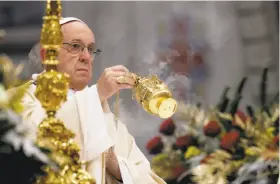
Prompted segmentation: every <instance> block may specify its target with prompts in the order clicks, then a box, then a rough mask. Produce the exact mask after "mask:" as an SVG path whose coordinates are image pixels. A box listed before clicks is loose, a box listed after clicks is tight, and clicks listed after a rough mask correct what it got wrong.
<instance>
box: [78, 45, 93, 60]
mask: <svg viewBox="0 0 280 184" xmlns="http://www.w3.org/2000/svg"><path fill="white" fill-rule="evenodd" d="M81 59H83V60H86V61H90V60H91V59H92V54H91V53H90V52H89V51H88V48H86V47H85V48H84V49H83V50H82V53H81Z"/></svg>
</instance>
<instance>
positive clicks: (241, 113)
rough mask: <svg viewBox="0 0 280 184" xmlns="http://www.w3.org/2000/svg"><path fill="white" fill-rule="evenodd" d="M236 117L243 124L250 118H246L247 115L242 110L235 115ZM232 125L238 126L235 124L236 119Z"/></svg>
mask: <svg viewBox="0 0 280 184" xmlns="http://www.w3.org/2000/svg"><path fill="white" fill-rule="evenodd" d="M235 115H237V116H238V117H239V118H240V119H241V120H242V122H243V123H246V120H247V118H248V116H246V114H245V113H244V112H242V111H240V110H237V112H236V113H235ZM232 125H234V126H238V125H237V124H236V123H235V117H234V120H233V121H232Z"/></svg>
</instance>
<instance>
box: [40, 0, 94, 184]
mask: <svg viewBox="0 0 280 184" xmlns="http://www.w3.org/2000/svg"><path fill="white" fill-rule="evenodd" d="M61 10H62V8H61V2H60V1H59V0H58V1H51V0H47V4H46V16H45V17H44V18H43V21H44V22H43V27H42V32H41V47H42V48H43V49H44V50H45V53H46V57H45V59H44V61H43V64H44V65H45V69H46V71H45V72H43V73H42V74H41V75H39V76H38V78H37V81H36V82H37V88H36V91H35V96H36V97H37V99H38V100H39V101H40V102H41V104H42V107H43V108H44V109H45V110H46V114H47V118H45V119H44V120H43V121H42V122H41V123H40V124H39V127H38V134H37V143H38V145H39V146H42V147H46V148H48V149H50V150H52V153H51V155H50V157H51V158H52V159H53V160H54V161H56V162H57V163H58V165H59V166H60V170H59V172H57V171H53V170H52V169H51V168H45V171H46V172H47V175H46V176H43V177H39V178H38V179H37V181H36V183H37V184H94V183H95V180H94V179H93V178H92V177H91V176H90V175H89V174H88V173H87V172H86V171H85V170H83V169H82V166H83V162H81V161H80V157H79V151H80V149H79V147H78V144H77V143H76V142H74V137H75V135H74V133H73V132H72V131H70V130H69V129H67V128H66V127H65V125H64V123H63V122H62V121H61V120H59V119H57V118H56V117H55V115H56V112H57V110H59V108H60V106H61V103H63V102H65V101H66V100H67V92H68V85H69V82H68V80H69V76H68V75H67V74H64V73H60V72H58V71H57V70H56V66H57V64H58V63H59V61H58V60H57V59H56V58H57V56H58V53H59V49H60V47H61V44H62V32H61V29H60V24H59V20H60V18H61Z"/></svg>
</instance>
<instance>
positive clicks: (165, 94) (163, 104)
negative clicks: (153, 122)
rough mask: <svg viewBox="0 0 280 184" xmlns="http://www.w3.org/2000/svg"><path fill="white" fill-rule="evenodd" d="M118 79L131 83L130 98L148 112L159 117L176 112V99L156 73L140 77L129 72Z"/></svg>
mask: <svg viewBox="0 0 280 184" xmlns="http://www.w3.org/2000/svg"><path fill="white" fill-rule="evenodd" d="M118 81H119V83H130V84H133V88H132V93H133V97H132V98H133V99H135V100H136V101H137V102H138V103H139V104H141V105H142V107H143V109H145V110H146V111H147V112H148V113H150V114H153V115H157V116H159V117H161V118H169V117H171V116H173V114H174V113H175V112H176V110H177V102H176V100H174V99H173V97H172V93H171V91H170V90H169V89H168V87H167V85H166V84H164V82H163V81H161V80H160V79H159V78H158V77H157V76H156V75H152V76H151V77H142V76H139V75H136V74H134V73H131V72H129V73H127V74H126V76H123V77H122V78H120V79H119V80H118ZM117 98H118V97H117Z"/></svg>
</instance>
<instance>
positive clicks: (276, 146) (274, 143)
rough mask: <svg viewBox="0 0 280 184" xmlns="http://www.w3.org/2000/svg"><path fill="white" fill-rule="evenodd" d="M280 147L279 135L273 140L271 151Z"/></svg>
mask: <svg viewBox="0 0 280 184" xmlns="http://www.w3.org/2000/svg"><path fill="white" fill-rule="evenodd" d="M278 147H279V135H277V136H275V137H274V138H273V139H272V144H271V145H270V148H271V149H277V148H278Z"/></svg>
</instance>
